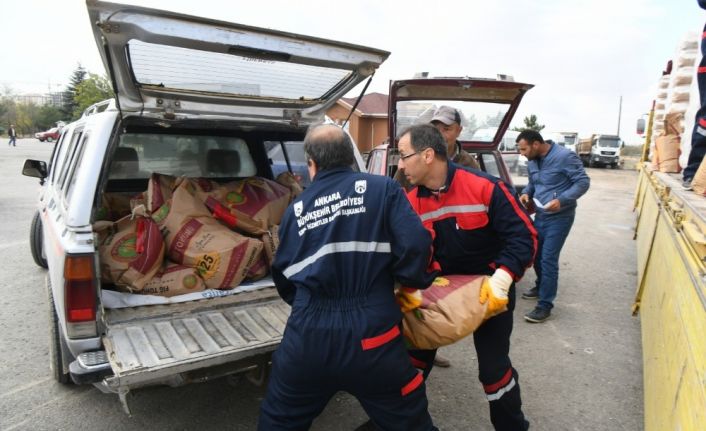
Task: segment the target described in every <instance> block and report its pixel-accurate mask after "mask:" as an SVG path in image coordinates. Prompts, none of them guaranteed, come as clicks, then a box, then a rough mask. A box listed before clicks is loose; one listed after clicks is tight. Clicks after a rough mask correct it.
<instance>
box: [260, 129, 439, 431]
mask: <svg viewBox="0 0 706 431" xmlns="http://www.w3.org/2000/svg"><path fill="white" fill-rule="evenodd" d="M304 151H305V153H306V155H307V158H308V159H309V160H308V165H309V173H310V175H311V177H312V178H313V182H312V184H311V185H310V186H309V187H308V188H307V189H306V190H305V191H304V192H303V193H302V194H301V195H300V196H299V197H297V198H296V199H295V200H294V202H293V203H292V205H291V206H290V207H289V208H287V211H286V212H285V214H284V217H283V219H282V223H281V224H280V229H279V235H280V246H279V249H278V250H277V255H276V257H275V261H274V263H273V265H272V278H273V279H274V281H275V285H276V287H277V290H278V292H279V294H280V296H281V297H282V298H283V299H284V300H285V301H286V302H287V303H289V304H290V305H292V312H291V315H290V317H289V320H288V321H287V327H286V329H285V332H284V337H283V339H282V343H281V345H280V346H279V348H278V349H277V351H276V352H275V353H274V355H273V359H272V376H271V379H270V383H269V386H268V387H267V394H266V396H265V400H264V401H263V403H262V408H261V413H260V422H259V429H260V430H306V429H308V428H309V427H310V426H311V423H312V421H313V420H314V418H316V417H317V416H318V415H319V414H320V413H321V411H322V410H323V409H324V407H325V406H326V404H327V403H328V401H329V400H330V399H331V397H332V396H333V395H334V394H335V393H336V392H338V391H346V392H349V393H350V394H352V395H353V396H355V397H356V398H357V399H358V401H359V402H360V403H361V405H362V406H363V409H365V411H366V413H367V414H368V415H369V416H370V418H371V419H372V421H373V422H374V423H375V425H377V426H378V427H379V428H381V429H383V430H400V431H403V430H404V431H410V430H434V429H436V428H435V427H434V425H433V424H432V419H431V417H430V415H429V413H428V411H427V397H426V388H425V385H424V381H423V378H422V375H421V374H420V373H419V372H418V371H417V370H416V369H415V368H414V367H413V366H412V363H411V361H410V359H409V357H408V356H407V350H406V348H405V344H404V342H403V339H402V336H401V334H400V326H399V325H400V321H401V319H402V313H401V311H400V306H399V305H398V304H397V302H396V301H395V294H394V290H393V289H394V283H395V281H397V282H399V283H400V284H401V285H403V286H407V287H411V288H426V287H427V286H429V285H430V284H431V282H432V281H433V279H434V276H435V275H436V273H435V272H430V271H427V267H428V265H429V262H430V258H431V235H430V234H429V232H427V231H426V230H425V229H424V228H423V227H422V224H421V222H420V220H419V217H418V216H417V215H416V214H415V213H414V211H412V208H411V206H410V204H409V202H408V201H407V198H406V197H405V195H404V193H403V191H402V189H401V188H400V186H399V185H398V184H396V183H395V182H394V181H393V180H392V179H390V178H386V177H383V176H374V175H369V174H367V173H358V172H354V171H353V170H352V169H351V168H350V166H351V165H352V164H353V163H354V155H353V148H352V144H351V141H350V138H349V137H348V135H347V134H346V133H344V132H343V131H342V130H341V129H340V128H338V127H336V126H333V125H324V126H317V127H315V128H313V129H311V130H310V131H309V133H308V134H307V136H306V138H305V139H304Z"/></svg>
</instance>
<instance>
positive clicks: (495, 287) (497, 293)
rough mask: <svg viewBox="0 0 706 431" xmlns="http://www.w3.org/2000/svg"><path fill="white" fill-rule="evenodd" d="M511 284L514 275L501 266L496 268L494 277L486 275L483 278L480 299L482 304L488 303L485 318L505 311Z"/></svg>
mask: <svg viewBox="0 0 706 431" xmlns="http://www.w3.org/2000/svg"><path fill="white" fill-rule="evenodd" d="M511 285H512V275H510V274H509V273H508V272H507V271H505V270H504V269H500V268H498V269H496V270H495V273H494V274H493V276H492V277H486V278H485V280H483V285H482V286H481V288H480V298H479V300H480V303H481V304H485V303H486V302H487V303H488V308H487V310H486V312H485V319H488V318H490V317H493V316H495V315H496V314H498V313H500V312H502V311H505V309H506V307H507V302H508V297H507V294H508V292H509V291H510V286H511Z"/></svg>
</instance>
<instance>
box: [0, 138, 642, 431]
mask: <svg viewBox="0 0 706 431" xmlns="http://www.w3.org/2000/svg"><path fill="white" fill-rule="evenodd" d="M53 145H54V144H51V143H46V142H45V143H40V142H38V141H37V140H34V139H21V140H19V141H18V143H17V147H14V148H8V146H7V139H0V197H1V200H2V205H0V239H1V241H0V262H2V264H3V269H2V270H0V364H1V366H0V429H1V430H44V429H46V430H55V429H64V430H73V429H111V430H113V431H119V430H143V429H149V430H194V429H198V430H220V429H231V430H252V429H255V427H256V423H257V416H258V411H259V410H258V407H259V404H260V401H261V400H262V397H263V394H264V388H261V387H256V386H253V385H252V384H251V383H249V382H248V381H245V380H235V379H218V380H214V381H211V382H207V383H201V384H192V385H188V386H183V387H178V388H170V387H155V388H147V389H142V390H137V391H134V392H133V393H131V396H130V398H129V399H130V406H131V409H132V413H133V414H132V416H131V417H129V416H127V415H126V414H125V413H124V412H123V410H122V407H121V404H120V402H119V400H118V397H117V396H116V395H112V394H103V393H101V392H100V391H98V390H97V389H95V388H93V387H92V386H81V387H76V386H62V385H60V384H58V383H55V382H54V381H53V380H52V377H51V374H50V371H49V326H48V325H49V320H48V305H47V296H46V293H45V292H46V291H45V282H44V277H45V271H44V270H42V269H40V268H38V267H37V266H35V265H34V263H33V261H32V258H31V255H30V251H29V243H28V238H29V226H30V221H31V217H32V214H33V212H34V211H35V208H36V196H37V190H38V182H37V180H36V179H33V178H27V177H23V176H22V175H21V174H20V172H21V168H22V164H23V162H24V160H25V159H26V158H35V159H42V160H48V159H49V155H50V152H51V150H52V148H53ZM588 174H589V176H590V177H591V182H592V183H591V189H590V190H589V192H588V193H587V194H586V195H585V196H584V197H583V198H582V199H581V200H580V201H579V208H578V212H577V217H576V222H575V224H574V227H573V229H572V232H571V234H570V236H569V238H568V240H567V242H566V245H565V246H564V250H563V253H562V256H561V261H560V267H561V269H560V280H559V296H558V298H557V300H556V304H555V305H556V307H555V308H554V311H553V313H552V318H551V319H550V320H548V321H547V322H545V323H542V324H530V323H527V322H525V321H524V319H523V318H522V316H523V314H524V313H526V312H528V311H530V310H531V309H532V307H533V306H534V302H533V301H527V300H522V299H518V305H517V309H516V310H515V328H514V332H513V336H512V351H511V357H512V360H513V364H514V366H515V367H516V368H517V370H518V372H519V376H520V385H521V390H522V399H523V403H524V411H525V413H526V415H527V416H528V418H529V420H530V421H531V424H532V425H531V429H534V430H550V431H552V430H556V431H564V430H640V429H642V428H643V403H642V399H643V394H642V356H641V347H640V326H639V325H640V322H639V317H638V318H635V317H632V316H631V314H630V306H631V304H632V299H633V297H634V293H635V284H636V269H635V268H636V264H635V255H636V253H635V243H634V242H633V240H632V227H633V224H634V215H633V213H632V199H633V192H634V187H635V184H636V180H637V174H636V172H634V171H632V170H610V169H589V170H588ZM533 282H534V273H533V271H532V270H530V271H528V273H527V274H526V276H525V278H524V279H523V280H522V281H521V282H520V283H519V285H518V293H519V292H521V291H522V290H524V289H527V288H529V287H531V286H532V284H533ZM442 352H443V355H444V356H446V357H448V358H449V359H450V360H451V363H452V365H451V367H450V368H446V369H442V368H436V369H435V370H434V371H433V372H432V374H431V377H430V378H429V380H428V382H427V393H428V398H429V405H430V407H429V408H430V412H431V414H432V416H433V417H434V420H435V423H436V425H437V426H438V427H439V428H440V429H442V430H492V426H491V425H490V421H489V418H488V411H487V402H486V400H485V396H484V394H483V390H482V387H481V385H480V383H479V382H478V379H477V374H478V367H477V361H476V355H475V350H474V348H473V340H472V338H467V339H465V340H462V341H461V342H459V343H457V344H455V345H453V346H449V347H446V348H444V349H442ZM366 419H367V417H366V415H365V412H363V410H362V408H361V407H360V405H359V404H358V402H357V401H356V400H355V399H354V398H353V397H351V396H349V395H347V394H345V393H340V394H338V395H336V396H335V397H334V398H333V399H332V400H331V401H330V403H329V405H328V406H327V407H326V409H325V410H324V412H323V413H322V415H321V416H320V417H319V418H318V419H317V420H316V421H315V422H314V425H313V427H312V429H313V430H352V429H354V428H355V427H356V426H357V425H359V424H361V423H363V422H364V421H365V420H366Z"/></svg>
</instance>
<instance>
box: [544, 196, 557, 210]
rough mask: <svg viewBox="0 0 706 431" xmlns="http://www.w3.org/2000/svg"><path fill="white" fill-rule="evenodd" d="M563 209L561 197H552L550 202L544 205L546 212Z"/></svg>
mask: <svg viewBox="0 0 706 431" xmlns="http://www.w3.org/2000/svg"><path fill="white" fill-rule="evenodd" d="M560 209H561V203H560V202H559V199H552V200H550V201H549V203H548V204H546V205H545V206H544V211H546V212H550V213H553V212H557V211H559V210H560Z"/></svg>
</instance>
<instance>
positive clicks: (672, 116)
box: [664, 112, 684, 135]
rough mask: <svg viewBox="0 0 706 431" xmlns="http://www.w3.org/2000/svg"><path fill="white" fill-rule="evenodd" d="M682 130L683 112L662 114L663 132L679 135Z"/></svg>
mask: <svg viewBox="0 0 706 431" xmlns="http://www.w3.org/2000/svg"><path fill="white" fill-rule="evenodd" d="M682 132H684V114H681V113H678V112H672V113H669V114H667V115H665V116H664V134H665V135H681V134H682Z"/></svg>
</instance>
